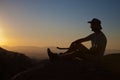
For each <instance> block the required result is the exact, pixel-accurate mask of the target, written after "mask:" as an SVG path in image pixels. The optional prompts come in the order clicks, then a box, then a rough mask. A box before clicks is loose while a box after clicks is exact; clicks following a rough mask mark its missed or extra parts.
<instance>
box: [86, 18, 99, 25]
mask: <svg viewBox="0 0 120 80" xmlns="http://www.w3.org/2000/svg"><path fill="white" fill-rule="evenodd" d="M88 23H95V24H101V21H100V20H99V19H97V18H93V19H92V20H91V21H88Z"/></svg>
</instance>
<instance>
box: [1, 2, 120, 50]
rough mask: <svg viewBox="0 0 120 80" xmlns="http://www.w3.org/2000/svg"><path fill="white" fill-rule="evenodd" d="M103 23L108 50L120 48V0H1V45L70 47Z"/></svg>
mask: <svg viewBox="0 0 120 80" xmlns="http://www.w3.org/2000/svg"><path fill="white" fill-rule="evenodd" d="M94 17H95V18H99V19H100V20H101V21H102V26H103V32H104V33H105V34H106V36H107V38H108V44H107V48H111V49H120V0H0V42H1V43H0V44H1V45H8V46H63V47H66V46H69V44H70V43H71V42H72V41H74V40H76V39H78V38H81V37H85V36H87V35H89V34H91V33H92V31H91V30H90V28H89V24H88V23H87V21H89V20H91V19H92V18H94Z"/></svg>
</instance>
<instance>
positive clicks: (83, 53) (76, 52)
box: [48, 18, 107, 61]
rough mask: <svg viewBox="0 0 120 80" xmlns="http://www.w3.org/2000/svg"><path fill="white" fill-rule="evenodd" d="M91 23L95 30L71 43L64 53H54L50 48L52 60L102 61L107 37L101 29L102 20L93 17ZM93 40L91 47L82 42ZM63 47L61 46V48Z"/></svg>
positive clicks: (92, 28) (49, 53) (49, 52)
mask: <svg viewBox="0 0 120 80" xmlns="http://www.w3.org/2000/svg"><path fill="white" fill-rule="evenodd" d="M88 23H90V28H91V30H92V31H93V32H94V33H92V34H90V35H88V36H87V37H85V38H81V39H78V40H76V41H74V42H72V44H71V45H70V47H69V48H67V49H68V50H67V51H66V52H65V53H62V54H56V53H52V52H51V50H50V49H49V48H48V56H49V59H50V60H51V61H56V60H73V59H75V58H80V59H84V60H93V61H101V60H102V58H103V55H104V51H105V48H106V44H107V39H106V37H105V35H104V33H103V32H102V31H101V30H102V26H101V21H100V20H99V19H97V18H93V19H92V20H91V21H88ZM86 41H91V48H90V49H88V48H86V47H85V46H84V45H83V44H81V43H82V42H86ZM60 49H61V48H60Z"/></svg>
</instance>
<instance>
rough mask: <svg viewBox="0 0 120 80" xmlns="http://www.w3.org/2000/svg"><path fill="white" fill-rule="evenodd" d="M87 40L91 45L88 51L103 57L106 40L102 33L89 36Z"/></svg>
mask: <svg viewBox="0 0 120 80" xmlns="http://www.w3.org/2000/svg"><path fill="white" fill-rule="evenodd" d="M87 38H88V39H89V40H90V41H91V44H92V47H91V48H90V51H93V52H95V54H96V55H99V56H103V55H104V51H105V48H106V44H107V39H106V36H105V35H104V33H103V32H100V33H99V34H97V33H93V34H90V35H89V36H88V37H87Z"/></svg>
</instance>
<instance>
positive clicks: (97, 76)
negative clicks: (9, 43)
mask: <svg viewBox="0 0 120 80" xmlns="http://www.w3.org/2000/svg"><path fill="white" fill-rule="evenodd" d="M0 80H120V54H111V55H106V56H104V61H103V63H102V64H98V63H93V62H89V61H79V60H75V61H64V62H63V61H61V62H55V63H52V62H50V61H49V60H42V61H39V62H37V63H36V62H35V61H34V60H32V59H31V58H29V57H27V56H25V55H23V54H21V53H17V52H12V51H7V50H5V49H3V48H0Z"/></svg>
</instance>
